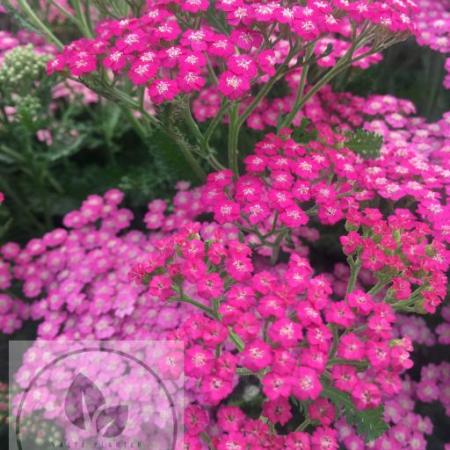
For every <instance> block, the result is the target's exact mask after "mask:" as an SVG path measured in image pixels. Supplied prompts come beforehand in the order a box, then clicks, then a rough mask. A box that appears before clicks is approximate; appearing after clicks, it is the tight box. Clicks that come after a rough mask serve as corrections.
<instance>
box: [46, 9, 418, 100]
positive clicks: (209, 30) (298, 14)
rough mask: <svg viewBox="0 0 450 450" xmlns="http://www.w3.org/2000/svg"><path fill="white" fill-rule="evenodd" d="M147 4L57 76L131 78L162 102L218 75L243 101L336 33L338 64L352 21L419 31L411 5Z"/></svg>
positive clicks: (78, 48) (83, 46)
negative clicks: (279, 48)
mask: <svg viewBox="0 0 450 450" xmlns="http://www.w3.org/2000/svg"><path fill="white" fill-rule="evenodd" d="M147 3H148V7H147V9H146V11H145V13H144V14H143V15H142V16H141V17H137V18H135V17H132V18H124V19H122V20H109V21H104V22H100V23H99V24H98V25H97V27H96V37H95V38H94V39H80V40H78V41H74V42H72V43H71V44H70V45H68V46H67V47H65V49H64V50H63V52H62V53H61V54H60V55H58V56H57V57H56V58H55V59H54V60H53V61H51V62H50V63H49V66H48V70H49V73H53V72H55V71H65V70H68V71H69V73H70V74H71V75H72V76H76V77H81V76H86V75H88V74H90V73H93V72H96V71H98V70H100V69H107V70H111V71H112V72H113V74H115V75H117V74H121V73H126V74H127V76H128V78H129V80H130V81H131V82H132V83H133V84H134V85H136V86H148V92H149V95H150V98H151V99H152V101H153V102H154V103H155V104H159V103H163V102H165V101H170V100H173V99H174V98H175V97H176V96H178V95H179V94H182V93H185V94H189V93H192V92H198V91H201V90H202V89H203V88H204V86H205V85H206V83H207V80H208V77H209V75H211V74H212V75H213V76H212V77H211V78H212V80H211V83H212V84H211V85H213V86H216V87H217V88H218V90H219V92H220V93H221V94H222V95H223V96H224V97H226V98H228V99H231V100H236V99H239V98H242V97H244V96H246V95H247V94H249V93H250V90H251V87H252V85H253V84H255V83H256V82H258V81H264V79H267V77H268V76H269V77H272V76H274V75H275V74H276V71H277V68H278V66H279V65H280V63H282V62H283V63H285V64H287V63H290V62H291V61H292V62H294V61H293V57H294V56H295V57H297V56H298V55H299V54H302V53H303V52H302V50H304V46H305V45H307V44H308V43H315V42H317V41H318V40H320V39H321V38H323V37H325V36H327V35H330V34H331V35H332V42H335V43H337V48H336V49H335V50H334V51H333V52H332V55H334V56H332V57H331V58H336V57H337V56H338V55H342V54H343V50H344V49H345V47H347V48H348V47H349V45H350V44H344V43H342V44H339V42H340V41H339V40H336V39H335V38H334V35H335V34H337V35H342V36H343V37H344V38H345V37H348V34H349V22H352V23H353V24H355V26H356V27H357V26H358V25H361V24H363V23H364V24H366V25H368V24H369V25H370V26H372V27H374V30H375V29H376V28H377V27H379V29H380V31H379V34H380V36H382V35H383V33H384V32H385V31H386V30H388V31H389V32H390V33H400V34H401V33H406V32H410V31H411V30H412V29H413V25H412V22H411V19H410V15H411V14H412V11H413V10H415V5H414V4H413V2H411V1H410V0H402V1H388V2H380V1H373V2H366V1H361V2H357V3H350V2H347V1H340V0H334V1H320V0H310V1H308V2H307V4H306V5H305V6H300V5H298V4H297V3H295V2H287V3H286V4H285V5H280V4H279V3H275V2H273V3H270V2H269V3H265V2H264V3H263V2H254V1H251V2H250V1H248V2H247V1H244V0H232V1H227V0H224V1H219V2H217V3H216V4H215V6H214V11H209V12H208V8H209V2H207V1H188V2H180V1H169V2H167V1H149V2H147ZM216 15H217V17H219V19H218V20H219V22H220V16H221V15H223V16H224V18H225V21H224V24H223V26H222V25H220V24H219V23H218V22H217V20H215V21H214V20H212V18H211V16H214V17H216ZM217 17H216V19H217ZM228 28H229V30H228ZM375 34H376V33H375ZM274 43H275V44H281V45H282V44H283V43H284V47H285V49H286V48H287V52H288V53H289V55H288V58H286V59H284V58H283V59H281V60H280V56H281V52H280V53H278V54H277V53H276V52H275V51H274V45H273V44H274ZM324 43H325V44H327V43H329V42H327V41H324ZM342 46H343V47H342ZM340 47H341V48H340ZM318 48H319V49H320V46H319V47H318ZM359 51H363V50H361V49H360V50H359ZM329 62H330V59H328V63H329ZM294 63H295V62H294ZM325 65H327V64H326V63H325Z"/></svg>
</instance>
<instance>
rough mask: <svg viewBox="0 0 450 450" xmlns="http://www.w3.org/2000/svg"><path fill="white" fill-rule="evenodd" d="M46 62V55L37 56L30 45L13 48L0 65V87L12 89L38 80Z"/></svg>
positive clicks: (47, 57)
mask: <svg viewBox="0 0 450 450" xmlns="http://www.w3.org/2000/svg"><path fill="white" fill-rule="evenodd" d="M48 60H49V56H48V55H39V54H37V53H36V52H35V51H34V48H33V46H32V45H31V44H29V45H24V46H20V47H16V48H14V49H13V50H11V51H10V52H8V53H6V55H5V57H4V59H3V63H2V64H1V67H0V85H2V86H8V87H11V88H13V87H20V86H21V85H22V84H24V83H30V82H33V81H37V80H39V79H40V78H41V77H42V75H43V74H44V73H45V67H46V64H47V61H48ZM19 94H20V93H19Z"/></svg>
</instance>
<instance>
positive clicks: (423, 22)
mask: <svg viewBox="0 0 450 450" xmlns="http://www.w3.org/2000/svg"><path fill="white" fill-rule="evenodd" d="M418 6H419V8H418V9H417V10H416V12H415V14H414V19H413V21H414V23H415V24H416V29H415V31H414V35H415V37H416V40H417V43H418V44H419V45H421V46H424V47H429V48H431V49H432V50H434V51H437V52H439V53H442V54H444V55H448V54H449V53H450V3H449V2H448V1H447V0H444V1H440V0H419V1H418ZM445 69H446V71H447V76H446V78H445V80H444V87H446V88H447V89H450V58H447V60H446V63H445Z"/></svg>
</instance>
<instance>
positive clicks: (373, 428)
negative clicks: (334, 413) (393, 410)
mask: <svg viewBox="0 0 450 450" xmlns="http://www.w3.org/2000/svg"><path fill="white" fill-rule="evenodd" d="M322 396H323V397H327V398H329V399H330V400H331V401H332V402H333V403H334V404H335V405H336V408H337V409H338V410H339V411H342V413H343V415H344V417H345V419H346V420H347V422H348V423H349V424H350V425H353V426H355V427H356V430H357V432H358V434H359V435H361V436H362V437H364V439H365V441H366V442H370V441H373V440H375V439H377V438H378V437H380V436H381V435H382V434H384V433H385V432H386V431H387V430H388V429H389V426H388V425H387V423H386V422H385V421H384V418H383V413H384V408H383V407H382V406H380V407H378V408H373V409H366V410H358V409H356V407H355V404H354V403H353V401H352V399H351V397H350V396H349V395H348V394H347V393H345V392H343V391H340V390H338V389H335V388H334V387H332V386H325V387H324V390H323V393H322Z"/></svg>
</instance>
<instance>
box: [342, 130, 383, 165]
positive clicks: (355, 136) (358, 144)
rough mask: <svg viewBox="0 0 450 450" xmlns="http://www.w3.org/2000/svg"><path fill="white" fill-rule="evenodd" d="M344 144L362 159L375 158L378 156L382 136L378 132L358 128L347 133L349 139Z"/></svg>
mask: <svg viewBox="0 0 450 450" xmlns="http://www.w3.org/2000/svg"><path fill="white" fill-rule="evenodd" d="M344 145H345V146H346V147H347V148H349V149H350V150H352V151H353V152H355V153H357V154H358V155H360V156H362V157H363V158H364V159H376V158H379V157H380V151H381V146H382V145H383V137H382V136H380V135H379V134H376V133H372V132H370V131H365V130H362V129H359V130H356V131H354V132H353V133H351V134H350V135H349V139H348V140H347V141H346V142H345V144H344Z"/></svg>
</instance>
